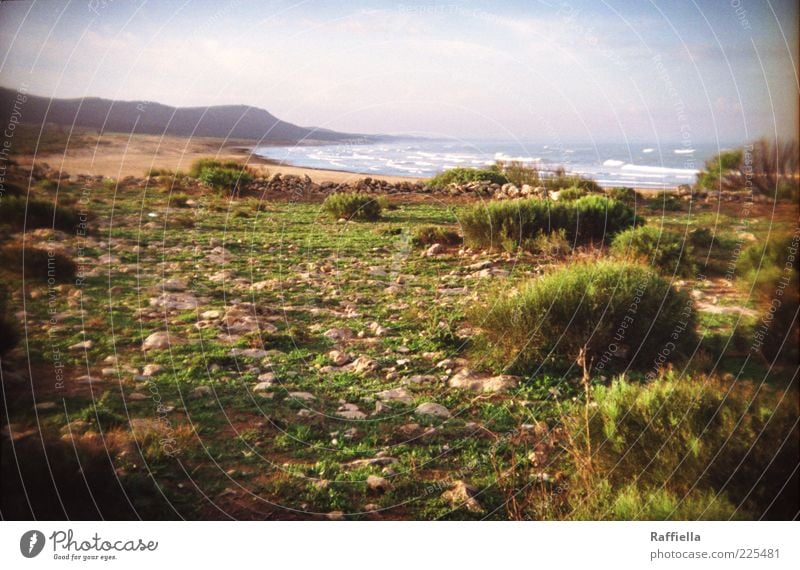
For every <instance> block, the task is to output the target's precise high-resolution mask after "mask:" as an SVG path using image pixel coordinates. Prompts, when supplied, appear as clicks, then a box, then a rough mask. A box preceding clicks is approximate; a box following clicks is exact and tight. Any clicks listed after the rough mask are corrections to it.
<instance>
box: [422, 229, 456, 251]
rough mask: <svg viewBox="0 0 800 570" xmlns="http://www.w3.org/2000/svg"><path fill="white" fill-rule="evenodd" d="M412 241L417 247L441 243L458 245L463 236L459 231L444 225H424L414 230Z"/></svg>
mask: <svg viewBox="0 0 800 570" xmlns="http://www.w3.org/2000/svg"><path fill="white" fill-rule="evenodd" d="M411 243H412V244H413V245H414V246H415V247H423V246H426V245H433V244H435V243H440V244H442V245H458V244H460V243H461V236H460V235H458V232H457V231H455V230H452V229H449V228H446V227H442V226H422V227H420V228H417V229H416V230H414V235H413V236H412V238H411Z"/></svg>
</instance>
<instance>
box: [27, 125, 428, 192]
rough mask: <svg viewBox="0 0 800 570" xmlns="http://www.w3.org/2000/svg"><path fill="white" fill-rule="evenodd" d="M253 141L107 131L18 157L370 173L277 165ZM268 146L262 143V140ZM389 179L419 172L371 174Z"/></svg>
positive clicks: (323, 177) (110, 165)
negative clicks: (231, 163)
mask: <svg viewBox="0 0 800 570" xmlns="http://www.w3.org/2000/svg"><path fill="white" fill-rule="evenodd" d="M252 144H254V142H253V141H242V140H225V139H212V138H191V139H189V138H183V137H160V136H154V135H133V136H130V135H127V134H122V133H104V134H103V135H100V136H97V135H94V136H89V137H86V138H84V139H83V140H81V142H80V143H79V144H73V145H71V146H70V147H68V148H67V150H66V151H64V152H47V153H44V154H42V153H40V154H37V155H36V156H35V157H34V156H33V155H28V154H25V155H19V156H17V157H16V160H17V161H18V162H19V163H20V164H23V165H26V166H29V165H31V164H33V163H34V162H35V163H36V164H39V165H41V164H43V163H46V164H47V165H49V166H50V167H51V168H54V169H56V170H59V171H62V172H66V173H68V174H90V175H93V176H98V175H100V176H106V177H109V178H115V179H117V178H125V177H126V176H143V175H144V174H145V173H146V172H148V171H149V170H150V169H153V168H156V169H162V168H165V169H169V170H183V171H186V170H188V169H189V167H190V166H191V164H192V162H194V161H195V160H197V159H198V158H205V157H215V158H218V159H222V160H226V159H236V160H242V159H247V161H248V166H250V167H252V168H254V169H256V170H258V171H260V172H262V173H264V174H267V173H269V174H274V173H277V172H280V173H281V174H293V175H296V176H304V175H307V176H309V177H310V178H311V179H312V180H313V181H314V182H316V183H318V184H319V183H322V182H336V183H342V182H349V181H353V180H358V179H359V178H364V177H365V176H367V175H365V174H360V173H354V172H342V171H337V170H320V169H314V168H303V167H297V166H289V165H278V164H275V163H272V162H270V161H268V160H264V159H262V158H259V157H257V156H253V155H250V153H249V150H248V149H249V148H250V145H252ZM262 146H263V144H262ZM370 176H371V177H372V178H374V179H380V180H386V181H387V182H401V181H415V180H418V179H417V178H412V177H402V176H380V175H370Z"/></svg>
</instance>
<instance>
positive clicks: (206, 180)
mask: <svg viewBox="0 0 800 570" xmlns="http://www.w3.org/2000/svg"><path fill="white" fill-rule="evenodd" d="M197 179H198V180H200V182H202V183H203V184H205V185H207V186H210V187H212V188H214V189H216V190H223V191H225V192H228V193H230V194H237V193H238V192H239V191H240V190H241V189H242V188H244V187H245V186H247V185H248V184H250V182H252V181H253V175H252V174H250V173H249V172H248V171H247V170H244V169H242V168H240V167H237V168H228V167H206V168H204V169H203V170H201V171H200V175H199V176H198V177H197Z"/></svg>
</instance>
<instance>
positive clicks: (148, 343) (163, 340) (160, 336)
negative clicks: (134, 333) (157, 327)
mask: <svg viewBox="0 0 800 570" xmlns="http://www.w3.org/2000/svg"><path fill="white" fill-rule="evenodd" d="M171 342H172V341H171V340H170V336H169V333H167V332H166V331H158V332H154V333H153V334H151V335H150V336H148V337H147V338H146V339H144V342H143V343H142V350H162V349H165V348H169V346H170V343H171Z"/></svg>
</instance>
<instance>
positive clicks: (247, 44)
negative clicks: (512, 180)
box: [0, 0, 798, 146]
mask: <svg viewBox="0 0 800 570" xmlns="http://www.w3.org/2000/svg"><path fill="white" fill-rule="evenodd" d="M497 4H500V3H496V2H483V3H479V2H456V1H445V2H413V1H400V2H366V1H353V2H334V1H320V2H259V3H254V2H247V1H244V0H238V1H236V0H234V1H232V2H221V1H208V2H206V1H200V2H194V1H175V2H173V1H164V0H161V1H159V2H141V1H138V2H137V1H122V0H88V2H87V0H82V1H80V2H72V3H64V2H57V1H46V2H35V3H30V2H25V1H20V2H9V3H6V2H4V3H2V4H0V45H2V57H3V59H2V63H0V65H2V68H0V76H1V77H2V83H3V84H4V85H6V86H10V87H18V86H20V85H22V84H24V85H26V86H27V88H28V90H29V91H30V92H32V93H36V94H40V95H45V96H55V97H81V96H101V97H108V98H115V99H127V100H131V99H145V100H151V101H159V102H163V103H167V104H171V105H210V104H248V105H254V106H258V107H263V108H265V109H267V110H269V111H270V112H272V113H273V114H275V115H276V116H278V117H280V118H282V119H285V120H288V121H291V122H294V123H298V124H301V125H314V126H322V127H327V128H332V129H337V130H344V131H349V132H367V133H416V134H425V135H431V136H452V137H460V138H520V139H526V140H535V141H542V142H552V141H555V140H563V141H575V140H578V141H595V142H607V141H619V142H626V141H628V142H634V141H650V142H656V141H663V142H675V141H682V142H684V143H686V144H687V146H688V145H691V143H695V142H696V143H700V142H714V141H723V142H726V143H727V142H740V141H744V140H748V139H753V138H756V137H758V136H762V135H766V136H776V134H777V135H778V136H784V137H786V136H794V135H795V134H796V132H797V96H798V78H797V73H796V64H797V43H798V40H797V29H796V26H797V6H796V2H794V1H792V0H780V1H770V2H765V1H760V0H759V1H755V0H733V1H710V0H706V1H699V0H694V1H692V0H671V1H662V0H658V1H655V0H654V1H652V2H651V1H648V0H636V1H633V0H627V1H607V2H602V1H596V0H595V1H591V2H589V1H586V2H584V1H578V0H563V1H562V0H539V1H535V0H530V1H527V2H503V3H502V5H501V6H500V5H497Z"/></svg>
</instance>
